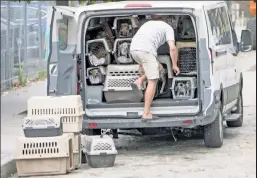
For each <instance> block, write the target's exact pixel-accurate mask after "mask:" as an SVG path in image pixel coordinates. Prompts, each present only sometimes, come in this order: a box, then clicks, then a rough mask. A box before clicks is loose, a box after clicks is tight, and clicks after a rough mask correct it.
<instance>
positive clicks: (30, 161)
mask: <svg viewBox="0 0 257 178" xmlns="http://www.w3.org/2000/svg"><path fill="white" fill-rule="evenodd" d="M15 160H16V167H17V174H18V176H43V175H58V174H66V173H67V172H70V171H71V170H72V169H73V167H74V165H73V162H74V160H73V150H72V137H71V136H69V135H66V134H64V135H62V136H57V137H38V138H26V137H21V138H19V139H18V144H17V147H16V153H15Z"/></svg>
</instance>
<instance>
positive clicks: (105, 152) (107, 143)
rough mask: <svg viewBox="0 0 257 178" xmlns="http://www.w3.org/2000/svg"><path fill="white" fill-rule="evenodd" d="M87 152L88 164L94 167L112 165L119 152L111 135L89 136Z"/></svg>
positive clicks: (86, 141)
mask: <svg viewBox="0 0 257 178" xmlns="http://www.w3.org/2000/svg"><path fill="white" fill-rule="evenodd" d="M84 151H85V154H86V158H87V162H88V165H89V166H90V167H93V168H103V167H112V166H113V165H114V162H115V158H116V155H117V154H118V152H117V150H116V148H115V145H114V142H113V140H112V138H111V137H109V136H107V135H103V136H87V137H86V139H85V149H84Z"/></svg>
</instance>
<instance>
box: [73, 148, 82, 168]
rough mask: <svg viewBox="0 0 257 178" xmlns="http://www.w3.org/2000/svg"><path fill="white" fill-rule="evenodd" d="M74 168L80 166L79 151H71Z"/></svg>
mask: <svg viewBox="0 0 257 178" xmlns="http://www.w3.org/2000/svg"><path fill="white" fill-rule="evenodd" d="M73 157H74V164H75V169H79V168H80V166H81V151H79V152H78V153H73Z"/></svg>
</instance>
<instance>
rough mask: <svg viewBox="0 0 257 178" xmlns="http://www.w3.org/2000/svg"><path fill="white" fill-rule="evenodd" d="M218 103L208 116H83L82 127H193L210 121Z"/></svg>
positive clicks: (214, 114)
mask: <svg viewBox="0 0 257 178" xmlns="http://www.w3.org/2000/svg"><path fill="white" fill-rule="evenodd" d="M219 105H220V103H217V104H215V107H213V110H212V113H209V114H208V116H204V115H198V116H181V117H180V116H177V117H174V116H173V117H160V119H158V120H149V121H142V120H141V118H136V119H135V118H133V119H128V118H85V119H84V120H83V129H125V128H126V129H128V128H154V127H183V128H193V127H196V126H201V125H208V124H210V123H212V122H213V121H214V120H215V118H216V116H217V114H218V111H219V108H220V107H219Z"/></svg>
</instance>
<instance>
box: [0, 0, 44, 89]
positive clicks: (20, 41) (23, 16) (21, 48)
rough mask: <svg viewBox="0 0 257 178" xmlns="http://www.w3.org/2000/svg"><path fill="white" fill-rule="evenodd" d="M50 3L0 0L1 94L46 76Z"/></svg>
mask: <svg viewBox="0 0 257 178" xmlns="http://www.w3.org/2000/svg"><path fill="white" fill-rule="evenodd" d="M47 7H48V4H47V3H45V2H43V1H41V2H40V1H32V2H31V3H29V4H27V3H25V2H10V1H1V91H3V90H5V89H8V88H11V87H12V86H13V85H23V84H25V83H26V82H27V81H28V80H34V79H37V78H40V77H43V76H44V75H45V74H46V72H45V71H46V62H45V60H44V49H43V46H44V36H45V35H44V34H45V29H46V19H47V18H46V15H47Z"/></svg>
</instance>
